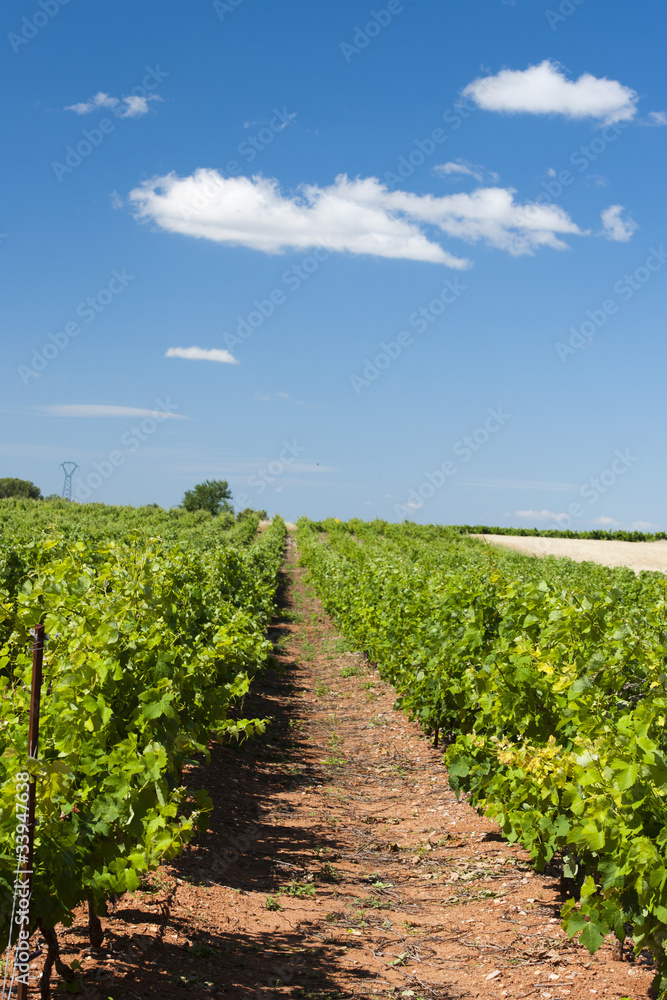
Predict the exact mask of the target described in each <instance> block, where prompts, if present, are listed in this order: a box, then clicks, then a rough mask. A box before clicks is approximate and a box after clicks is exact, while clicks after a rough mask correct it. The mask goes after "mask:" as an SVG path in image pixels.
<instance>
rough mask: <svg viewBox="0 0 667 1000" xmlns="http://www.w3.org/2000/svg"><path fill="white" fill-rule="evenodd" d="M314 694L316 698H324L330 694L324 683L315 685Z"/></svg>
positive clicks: (329, 689)
mask: <svg viewBox="0 0 667 1000" xmlns="http://www.w3.org/2000/svg"><path fill="white" fill-rule="evenodd" d="M315 694H316V695H317V697H318V698H325V697H326V696H327V695H328V694H331V688H329V687H327V685H326V684H325V683H324V681H318V682H317V684H316V685H315Z"/></svg>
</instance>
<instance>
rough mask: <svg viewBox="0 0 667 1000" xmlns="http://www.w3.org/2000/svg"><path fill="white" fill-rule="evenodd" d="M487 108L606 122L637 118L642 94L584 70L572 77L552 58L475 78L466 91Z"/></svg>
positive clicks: (465, 93)
mask: <svg viewBox="0 0 667 1000" xmlns="http://www.w3.org/2000/svg"><path fill="white" fill-rule="evenodd" d="M463 94H464V96H466V97H470V98H472V100H474V101H475V102H476V103H477V105H478V106H479V107H480V108H482V109H483V110H485V111H504V112H507V113H510V114H518V113H524V114H533V115H550V114H558V115H565V117H567V118H595V119H598V120H599V121H601V122H603V123H605V124H611V123H613V122H618V121H629V120H631V119H632V118H634V117H635V114H636V110H637V109H636V104H637V100H638V95H637V93H636V92H635V91H634V90H631V88H630V87H625V86H623V84H622V83H619V82H618V80H608V79H607V78H606V77H595V76H593V75H592V74H591V73H583V74H582V75H581V76H580V77H579V79H578V80H568V78H567V76H566V74H565V72H564V70H563V69H562V67H561V66H560V65H559V64H558V63H556V62H553V61H552V60H550V59H545V60H544V62H541V63H540V64H539V65H538V66H529V67H528V69H524V70H511V69H503V70H501V71H500V73H497V74H496V75H495V76H486V77H480V78H479V79H477V80H473V81H472V83H469V84H468V86H467V87H466V88H465V89H464V91H463Z"/></svg>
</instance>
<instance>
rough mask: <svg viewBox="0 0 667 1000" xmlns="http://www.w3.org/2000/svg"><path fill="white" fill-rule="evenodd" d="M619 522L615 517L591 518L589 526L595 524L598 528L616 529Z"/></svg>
mask: <svg viewBox="0 0 667 1000" xmlns="http://www.w3.org/2000/svg"><path fill="white" fill-rule="evenodd" d="M620 523H621V522H620V521H617V520H616V518H615V517H605V516H604V515H602V516H601V517H596V518H593V520H592V521H591V524H597V525H598V526H599V527H600V528H617V527H618V526H619V524H620Z"/></svg>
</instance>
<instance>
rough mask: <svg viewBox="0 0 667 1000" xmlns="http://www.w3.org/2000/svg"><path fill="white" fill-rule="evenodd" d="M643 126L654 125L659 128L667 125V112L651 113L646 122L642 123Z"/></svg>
mask: <svg viewBox="0 0 667 1000" xmlns="http://www.w3.org/2000/svg"><path fill="white" fill-rule="evenodd" d="M641 124H642V125H653V126H654V127H658V128H659V127H660V126H661V125H667V111H649V113H648V115H647V116H646V118H645V120H644V121H643V122H641Z"/></svg>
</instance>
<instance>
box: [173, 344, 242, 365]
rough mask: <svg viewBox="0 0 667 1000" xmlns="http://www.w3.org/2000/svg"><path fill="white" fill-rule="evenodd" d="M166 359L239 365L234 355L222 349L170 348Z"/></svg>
mask: <svg viewBox="0 0 667 1000" xmlns="http://www.w3.org/2000/svg"><path fill="white" fill-rule="evenodd" d="M165 358H185V360H186V361H222V362H223V364H227V365H238V363H239V362H238V361H237V360H236V358H235V357H234V355H233V354H230V353H229V351H225V350H224V349H222V348H220V347H210V348H207V347H169V348H167V351H166V353H165Z"/></svg>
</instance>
